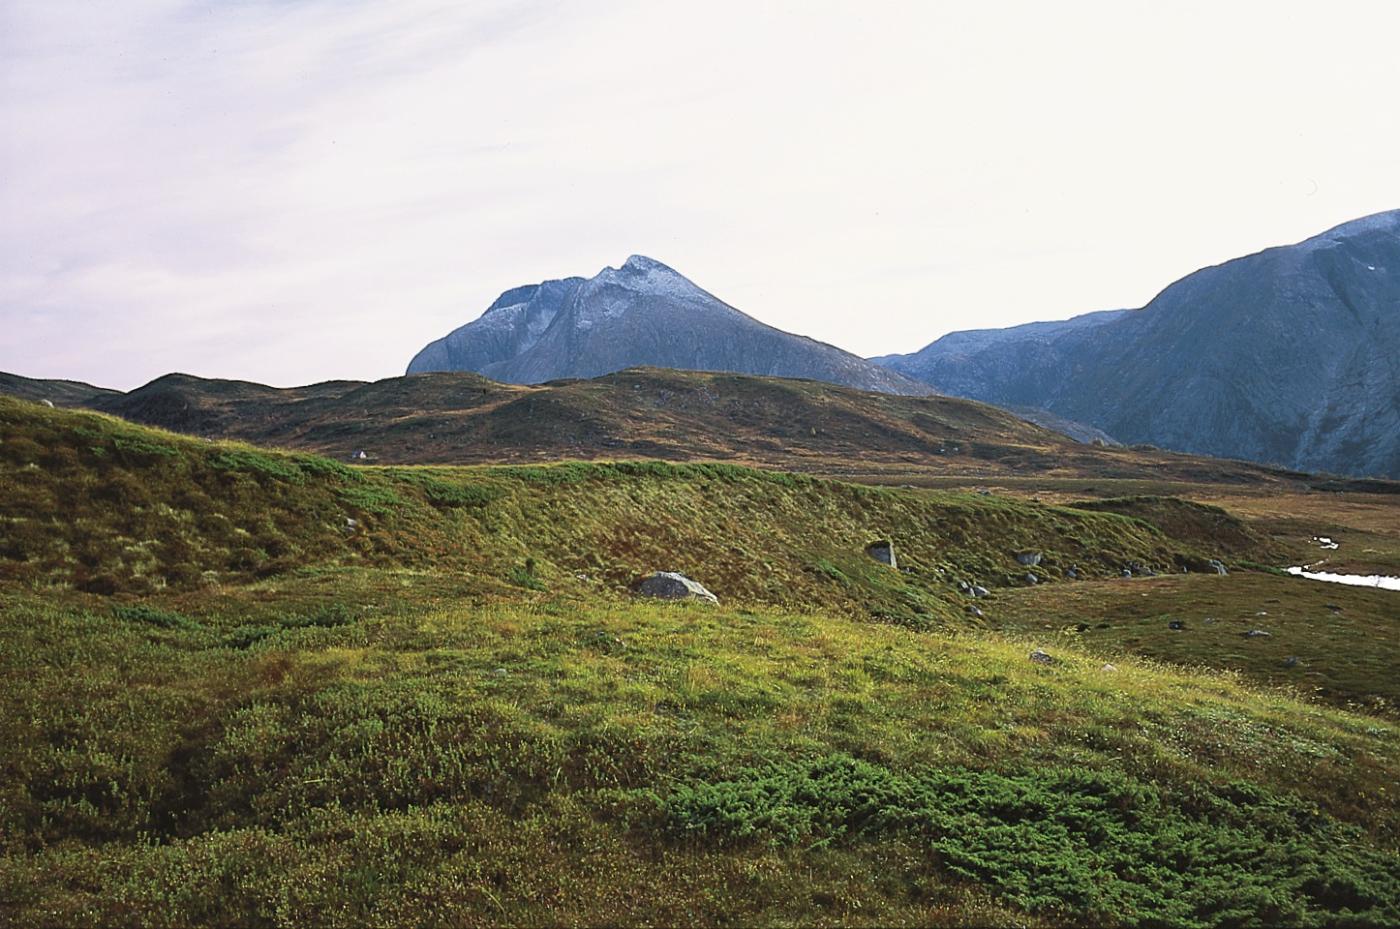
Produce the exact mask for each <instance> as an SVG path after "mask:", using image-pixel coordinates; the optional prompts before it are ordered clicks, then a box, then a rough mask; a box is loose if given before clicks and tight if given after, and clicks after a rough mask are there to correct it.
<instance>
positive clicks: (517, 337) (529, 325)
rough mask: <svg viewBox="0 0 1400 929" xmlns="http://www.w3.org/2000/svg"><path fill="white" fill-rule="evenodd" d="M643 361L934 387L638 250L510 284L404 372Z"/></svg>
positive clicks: (568, 368) (888, 389)
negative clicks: (765, 318) (764, 314)
mask: <svg viewBox="0 0 1400 929" xmlns="http://www.w3.org/2000/svg"><path fill="white" fill-rule="evenodd" d="M641 365H646V366H652V367H663V368H679V369H682V370H693V371H728V372H734V373H739V374H759V375H770V376H775V377H796V378H808V379H811V380H818V381H827V382H829V383H833V384H842V385H845V386H847V387H857V388H861V389H863V390H875V391H880V392H882V393H891V394H905V395H911V396H918V395H923V394H929V393H932V392H933V391H932V389H931V388H929V387H928V386H927V385H925V384H923V383H921V382H919V381H916V380H913V379H911V378H907V377H905V376H904V375H902V374H900V373H898V372H896V371H892V370H889V369H887V368H883V367H881V366H879V365H876V364H873V363H871V362H869V361H866V360H864V359H862V358H860V357H858V356H856V355H853V354H851V353H850V352H845V351H842V350H841V349H839V348H836V347H835V346H832V345H827V344H826V343H824V342H818V341H816V340H815V339H809V338H806V337H804V336H798V335H793V334H791V333H788V332H783V331H782V330H780V329H775V328H773V327H772V326H767V325H764V324H763V323H760V322H759V321H758V320H756V319H754V318H752V317H750V316H748V315H746V314H744V313H741V312H740V311H739V310H737V309H735V308H734V307H732V306H730V305H729V304H727V303H725V302H724V301H722V300H720V299H719V298H718V297H715V296H714V295H713V294H710V293H708V292H707V291H705V290H702V289H701V288H700V287H698V286H696V285H695V284H694V283H693V282H691V281H690V280H688V279H687V278H685V277H684V276H682V275H681V274H679V273H677V272H676V271H675V270H673V269H671V268H669V267H667V266H666V265H664V264H662V263H661V262H659V261H655V260H653V259H651V258H646V257H643V256H641V255H633V256H632V257H631V258H628V259H627V261H626V262H625V263H624V264H623V265H622V267H621V268H605V269H603V270H602V271H601V272H600V273H598V274H597V275H596V276H594V277H592V278H588V279H584V278H579V277H570V278H564V279H563V280H556V281H545V282H543V283H541V284H531V285H527V286H524V287H516V288H514V289H512V290H508V291H506V292H505V293H503V294H501V296H500V297H498V298H497V299H496V301H495V302H494V303H492V304H491V306H490V307H488V308H487V310H486V312H485V313H483V314H482V315H481V317H480V318H479V319H477V320H475V321H473V322H470V323H467V324H466V325H465V326H462V327H460V328H458V329H456V330H454V331H453V332H451V333H449V334H448V335H447V336H446V337H444V338H442V339H438V340H437V341H435V342H433V343H431V344H429V345H428V346H427V347H425V348H424V349H423V350H422V351H420V352H419V353H418V354H417V355H416V356H415V357H414V358H413V360H412V361H411V362H410V363H409V365H408V373H409V374H419V373H423V372H428V371H475V372H477V373H479V374H483V375H485V376H487V377H490V378H493V379H495V380H498V381H506V382H509V383H516V384H537V383H542V382H544V381H551V380H558V379H561V378H590V377H597V376H599V375H602V374H609V373H611V372H614V371H620V370H623V369H625V368H630V367H636V366H641Z"/></svg>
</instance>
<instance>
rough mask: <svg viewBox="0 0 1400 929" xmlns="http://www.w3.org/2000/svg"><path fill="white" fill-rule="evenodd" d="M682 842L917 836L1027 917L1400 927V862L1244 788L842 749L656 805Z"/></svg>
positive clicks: (1302, 808) (696, 788) (1311, 812)
mask: <svg viewBox="0 0 1400 929" xmlns="http://www.w3.org/2000/svg"><path fill="white" fill-rule="evenodd" d="M663 809H664V811H665V819H666V826H667V828H668V829H669V830H670V831H671V833H672V834H674V835H676V836H684V837H693V838H698V839H703V840H705V841H709V842H715V843H719V844H733V843H745V842H758V843H766V844H771V845H794V844H809V845H823V844H828V843H836V842H854V841H858V840H878V839H883V838H890V837H896V836H906V837H917V838H919V839H921V840H922V841H924V842H926V843H927V847H928V849H929V851H930V853H931V854H932V855H934V856H935V859H936V860H937V862H938V863H939V865H940V866H941V868H942V869H943V870H945V871H947V872H949V873H951V874H954V875H957V876H959V877H962V878H966V879H967V880H970V881H975V882H978V883H981V884H983V885H985V886H988V887H990V888H991V889H993V890H994V892H995V893H997V895H998V896H1000V897H1002V898H1003V899H1006V900H1008V901H1010V902H1013V903H1015V904H1016V905H1018V906H1021V907H1024V908H1025V909H1027V910H1029V911H1031V912H1045V913H1050V912H1054V911H1057V910H1064V909H1068V910H1070V911H1072V912H1077V913H1081V914H1086V915H1089V916H1092V917H1093V918H1095V919H1097V920H1110V921H1115V922H1116V921H1122V922H1125V923H1128V924H1149V923H1150V924H1154V925H1164V926H1165V925H1170V926H1200V927H1205V926H1218V925H1284V924H1286V925H1316V926H1321V925H1336V924H1338V923H1345V924H1347V925H1356V926H1362V925H1368V926H1386V925H1395V924H1396V923H1397V921H1400V859H1397V857H1396V856H1395V855H1393V854H1388V853H1386V852H1384V851H1382V850H1379V849H1376V848H1374V847H1371V846H1369V845H1368V843H1367V842H1366V841H1365V838H1364V835H1363V834H1362V832H1361V831H1360V830H1359V829H1357V828H1355V827H1353V826H1350V825H1346V824H1343V823H1340V822H1338V821H1337V820H1335V819H1332V818H1331V817H1329V816H1327V815H1326V814H1324V813H1322V812H1320V811H1318V810H1317V809H1316V808H1315V807H1313V806H1312V805H1310V804H1307V803H1304V802H1302V801H1300V800H1297V799H1294V798H1292V797H1281V796H1276V795H1272V794H1270V793H1268V792H1266V791H1265V790H1263V789H1261V788H1258V787H1254V786H1251V785H1247V784H1238V783H1237V784H1229V785H1225V786H1223V787H1216V788H1214V789H1212V788H1211V787H1210V786H1209V785H1202V786H1201V788H1200V789H1199V790H1193V791H1190V792H1189V793H1186V794H1182V793H1177V794H1173V795H1168V794H1166V793H1165V792H1163V791H1161V790H1159V789H1158V788H1157V787H1155V786H1153V785H1151V784H1147V783H1143V782H1140V781H1135V780H1133V779H1132V778H1131V777H1129V776H1128V775H1126V774H1123V773H1118V772H1107V771H1105V772H1098V771H1086V770H1059V771H1056V770H1039V771H1034V772H1030V773H1026V774H1019V775H1017V774H1011V775H1008V774H1000V773H992V772H986V771H972V770H967V769H949V770H924V771H918V772H911V773H896V772H893V771H891V770H890V769H888V768H885V767H882V766H880V765H876V764H871V763H868V762H864V761H860V760H857V759H854V758H850V757H848V756H843V755H834V756H829V757H827V758H823V759H819V760H815V761H794V762H787V763H782V764H775V765H773V766H771V767H767V768H752V769H745V770H741V771H739V772H736V775H735V777H734V778H733V779H730V780H725V781H720V782H716V783H701V784H693V785H686V786H682V787H679V788H677V789H676V790H675V791H674V792H673V793H672V794H671V795H670V796H669V797H667V798H665V799H664V800H663Z"/></svg>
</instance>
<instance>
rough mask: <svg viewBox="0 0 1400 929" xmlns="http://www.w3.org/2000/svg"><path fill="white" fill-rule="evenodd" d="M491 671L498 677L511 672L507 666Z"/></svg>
mask: <svg viewBox="0 0 1400 929" xmlns="http://www.w3.org/2000/svg"><path fill="white" fill-rule="evenodd" d="M491 673H492V674H494V675H495V676H496V677H505V676H506V675H507V674H509V673H510V672H509V671H507V670H506V669H505V668H497V669H496V670H494V671H492V672H491Z"/></svg>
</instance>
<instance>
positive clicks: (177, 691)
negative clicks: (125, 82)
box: [0, 401, 1400, 926]
mask: <svg viewBox="0 0 1400 929" xmlns="http://www.w3.org/2000/svg"><path fill="white" fill-rule="evenodd" d="M0 439H3V442H0V491H2V492H0V516H2V517H3V520H4V528H3V533H4V534H3V542H4V545H5V550H4V551H3V552H0V570H3V572H4V573H3V580H0V636H3V641H4V643H5V648H4V649H3V650H0V680H3V687H0V727H3V728H2V729H0V739H3V740H4V744H5V745H6V746H7V749H6V751H5V753H4V755H3V757H2V758H0V856H2V857H0V921H3V922H6V923H10V924H17V925H78V924H88V925H109V924H114V923H120V924H130V923H141V924H154V925H158V924H170V925H183V924H189V923H203V924H214V925H239V926H244V925H297V924H316V925H364V924H378V925H389V924H395V925H402V924H424V925H460V924H463V923H492V922H499V923H508V924H556V923H561V922H562V923H575V924H609V923H618V922H627V923H637V922H652V923H668V924H675V923H693V922H712V923H732V924H751V923H754V922H774V923H843V924H851V923H865V924H878V925H886V924H892V923H904V924H923V925H929V924H934V925H940V924H946V925H956V924H969V923H970V924H976V925H988V924H995V925H1005V924H1025V925H1040V924H1046V925H1055V924H1080V923H1083V922H1085V921H1097V922H1106V923H1123V924H1159V925H1160V924H1167V925H1221V924H1231V925H1244V924H1269V925H1280V924H1298V925H1324V924H1335V923H1348V924H1356V925H1386V924H1394V923H1395V922H1396V921H1397V920H1400V857H1397V848H1400V810H1397V806H1396V803H1395V798H1394V796H1393V791H1394V789H1395V786H1394V785H1395V782H1396V775H1397V772H1400V726H1397V723H1396V721H1395V718H1394V717H1393V716H1391V715H1389V714H1387V713H1384V712H1380V713H1378V712H1371V713H1368V714H1362V713H1359V712H1355V711H1351V710H1347V709H1344V708H1339V707H1335V706H1330V705H1326V704H1324V703H1320V702H1317V701H1313V700H1308V699H1305V698H1304V697H1302V696H1300V695H1299V693H1298V692H1296V691H1294V690H1292V689H1283V688H1274V687H1271V686H1268V685H1265V684H1263V683H1259V682H1257V679H1255V678H1252V677H1250V676H1248V675H1247V674H1245V675H1240V674H1234V673H1225V672H1216V671H1209V670H1204V669H1197V670H1188V669H1186V668H1183V667H1180V666H1178V665H1176V664H1158V663H1154V662H1151V661H1147V660H1140V659H1135V658H1132V657H1130V655H1128V654H1127V653H1120V652H1111V653H1109V654H1110V656H1111V657H1112V658H1113V660H1114V663H1115V664H1116V665H1117V668H1116V670H1107V669H1105V668H1104V667H1103V664H1104V657H1105V655H1104V654H1101V653H1100V647H1099V646H1097V645H1094V644H1092V643H1088V644H1086V643H1081V642H1079V641H1069V640H1068V639H1066V640H1061V639H1055V640H1053V641H1052V642H1042V641H1041V639H1034V640H1032V639H1027V638H1021V637H1019V636H1020V635H1022V634H1023V633H1010V634H1008V633H1005V632H1001V633H999V632H995V631H991V630H989V629H988V628H986V625H990V624H992V623H993V622H994V621H996V620H997V617H999V616H1002V615H1003V614H1004V615H1005V616H1006V617H1008V620H1007V621H1008V622H1009V621H1011V618H1014V617H1020V616H1023V615H1024V610H1025V603H1024V598H1027V597H1044V598H1046V600H1045V601H1044V608H1045V610H1046V613H1045V615H1046V616H1047V617H1049V618H1053V619H1054V620H1056V621H1058V620H1060V619H1063V618H1065V617H1064V616H1063V615H1060V614H1056V613H1055V612H1054V610H1055V609H1056V608H1057V607H1056V602H1055V601H1054V600H1053V599H1051V594H1052V593H1054V592H1056V591H1063V592H1066V593H1070V592H1080V591H1094V590H1100V589H1103V590H1113V589H1122V590H1125V591H1126V590H1133V591H1136V590H1139V589H1140V590H1142V591H1143V592H1147V591H1148V590H1149V587H1148V586H1145V585H1154V584H1156V583H1158V582H1159V581H1160V580H1162V578H1158V579H1153V578H1139V579H1134V580H1127V581H1121V580H1120V581H1113V580H1110V575H1111V574H1112V573H1113V572H1114V571H1115V570H1116V569H1117V568H1118V567H1119V566H1120V565H1121V564H1122V563H1124V562H1126V561H1130V560H1136V561H1141V562H1143V563H1145V564H1155V565H1157V566H1158V567H1159V568H1161V569H1164V570H1165V569H1167V568H1169V567H1172V566H1175V565H1179V564H1192V563H1194V559H1198V558H1201V557H1208V556H1211V555H1215V554H1220V555H1221V556H1222V557H1226V558H1227V560H1232V559H1235V558H1242V557H1247V556H1253V557H1256V558H1258V557H1263V555H1261V552H1260V551H1259V550H1257V549H1258V548H1259V546H1260V545H1262V543H1259V542H1257V540H1254V539H1252V538H1250V537H1249V535H1248V534H1247V533H1245V534H1243V535H1241V536H1239V537H1238V538H1235V539H1234V541H1233V542H1230V543H1229V545H1231V546H1239V548H1240V551H1226V550H1225V549H1224V548H1220V549H1219V550H1218V551H1217V547H1216V544H1215V543H1216V540H1215V539H1214V538H1206V537H1202V536H1201V535H1200V532H1201V528H1200V527H1201V526H1202V525H1203V524H1204V523H1213V522H1214V523H1218V521H1219V520H1220V519H1221V518H1222V516H1223V514H1217V513H1212V512H1209V511H1207V512H1204V513H1195V512H1190V511H1187V512H1186V514H1185V515H1183V512H1182V511H1180V510H1179V509H1178V508H1176V507H1174V506H1168V505H1164V504H1161V503H1151V504H1144V503H1143V502H1141V501H1136V502H1131V501H1130V502H1127V503H1125V504H1123V506H1122V507H1120V508H1132V507H1136V508H1138V509H1139V510H1142V508H1143V507H1147V509H1149V510H1154V511H1162V512H1167V513H1169V514H1174V515H1173V517H1172V518H1171V519H1167V518H1162V520H1161V521H1162V522H1163V523H1164V524H1165V526H1163V527H1158V526H1155V525H1153V524H1150V523H1148V522H1146V521H1144V520H1142V519H1135V518H1133V517H1130V516H1126V515H1123V514H1121V513H1109V512H1089V511H1085V510H1075V509H1073V508H1068V507H1050V506H1041V505H1036V504H1032V503H1028V502H1024V501H1016V500H1011V499H1004V498H1000V497H997V496H992V497H980V496H976V495H967V494H956V493H934V492H928V491H913V490H893V489H891V490H883V489H874V488H859V487H852V486H849V485H843V484H835V483H830V482H823V481H817V480H813V479H803V478H793V477H791V476H787V475H774V474H765V473H762V472H752V471H746V470H744V469H737V468H716V467H706V466H673V465H652V464H631V465H606V464H599V465H587V466H584V465H561V466H556V467H549V468H537V469H521V468H515V469H382V470H381V469H370V470H364V471H350V470H349V469H346V468H344V467H342V466H338V465H335V464H333V463H331V462H326V461H324V460H322V459H316V458H311V457H306V456H293V455H282V454H276V453H268V452H261V451H257V450H255V449H252V448H248V447H242V446H231V445H222V444H213V443H203V442H198V441H193V440H188V439H183V438H180V437H176V436H172V435H169V434H164V433H157V432H154V431H151V430H146V429H141V428H139V427H134V426H131V425H128V424H123V423H120V422H117V421H115V420H110V419H107V418H104V417H101V416H97V415H93V414H77V413H69V412H63V411H53V410H45V409H43V408H40V407H38V406H35V405H32V404H25V403H20V402H16V401H4V402H0ZM347 520H354V523H353V524H347V522H346V521H347ZM1218 524H1219V526H1225V527H1226V528H1228V524H1226V523H1218ZM1164 530H1166V531H1164ZM1223 531H1224V530H1223V529H1222V530H1221V532H1222V533H1223ZM877 536H892V537H894V538H895V539H896V542H897V544H898V545H899V546H900V551H901V554H902V555H904V556H906V557H907V559H908V561H909V564H910V567H911V573H907V574H906V573H901V572H894V571H890V570H888V569H884V568H879V567H878V566H876V565H874V563H873V562H870V561H869V559H866V558H865V556H864V555H863V554H862V551H861V549H862V547H863V545H864V543H865V542H867V541H869V540H870V539H871V538H874V537H877ZM1226 544H1227V542H1226V540H1225V539H1224V537H1223V535H1222V538H1221V539H1220V541H1219V545H1220V546H1225V545H1226ZM1026 548H1034V549H1036V550H1040V551H1042V552H1043V554H1044V555H1045V564H1044V565H1043V566H1042V567H1041V570H1042V573H1043V575H1044V577H1045V578H1046V580H1047V581H1048V583H1044V584H1040V585H1036V586H1033V587H1032V586H1028V585H1026V584H1024V582H1020V581H1018V577H1019V575H1021V574H1023V573H1024V569H1023V568H1020V567H1019V566H1018V565H1016V563H1015V561H1014V559H1013V558H1012V555H1013V554H1014V553H1015V552H1016V551H1019V550H1022V549H1026ZM678 562H680V563H678ZM1071 562H1073V563H1077V564H1079V566H1080V567H1081V568H1082V569H1083V570H1084V572H1085V573H1086V574H1089V575H1091V576H1092V577H1093V578H1094V579H1092V580H1087V581H1084V582H1072V581H1069V580H1065V579H1064V571H1065V569H1066V568H1067V566H1068V564H1070V563H1071ZM658 567H664V568H678V569H681V570H686V571H688V572H689V573H692V574H693V575H695V576H697V577H700V578H701V579H702V580H705V581H706V582H707V583H709V584H710V586H711V587H712V589H714V590H715V591H716V592H717V593H719V594H720V596H721V598H722V599H723V601H724V603H723V604H722V605H721V606H720V607H718V608H712V607H704V606H690V605H657V604H650V603H646V602H642V601H638V600H635V599H633V598H631V597H630V596H628V595H627V594H626V593H625V584H626V582H627V581H628V580H630V579H631V577H633V576H635V574H636V573H639V572H640V571H642V570H645V569H647V568H658ZM963 577H971V578H975V579H978V580H981V581H983V582H984V583H986V584H987V585H988V586H990V587H992V588H993V593H992V595H991V596H989V597H988V598H985V599H984V600H982V601H980V602H981V603H982V604H983V605H984V606H986V607H987V613H988V619H987V620H985V621H984V623H985V624H979V623H976V622H973V621H972V620H970V619H969V618H967V616H966V614H965V613H964V612H963V610H962V607H963V605H964V604H965V602H966V601H965V600H963V599H961V596H962V595H961V594H959V593H958V592H957V588H956V586H955V581H956V580H957V579H961V578H963ZM1170 580H1172V581H1173V582H1176V583H1180V584H1195V585H1202V586H1193V587H1191V588H1190V589H1191V590H1193V591H1197V592H1205V591H1213V592H1214V593H1213V594H1212V595H1217V596H1226V594H1225V593H1224V591H1225V590H1226V589H1227V588H1226V587H1225V586H1224V585H1229V584H1233V583H1237V582H1238V583H1244V582H1250V583H1267V582H1275V583H1277V584H1279V585H1287V584H1289V583H1294V582H1290V581H1288V580H1286V579H1282V578H1274V577H1272V576H1268V575H1242V574H1239V573H1236V574H1232V575H1231V576H1230V577H1223V578H1222V577H1215V576H1206V575H1203V574H1189V575H1184V576H1181V575H1173V576H1172V578H1170ZM1204 585H1210V586H1209V587H1207V586H1204ZM1278 589H1279V590H1283V589H1284V588H1283V587H1280V588H1278ZM1254 593H1255V592H1253V591H1251V595H1254ZM1203 595H1204V594H1203ZM1095 602H1097V601H1095ZM1348 609H1350V607H1348ZM1035 644H1046V645H1047V647H1048V648H1049V650H1050V651H1051V652H1052V653H1053V655H1054V656H1055V661H1054V662H1053V663H1052V664H1048V665H1041V664H1037V663H1033V662H1030V661H1028V660H1027V653H1028V652H1029V651H1030V649H1031V647H1032V646H1033V645H1035ZM1207 663H1208V662H1207Z"/></svg>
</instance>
